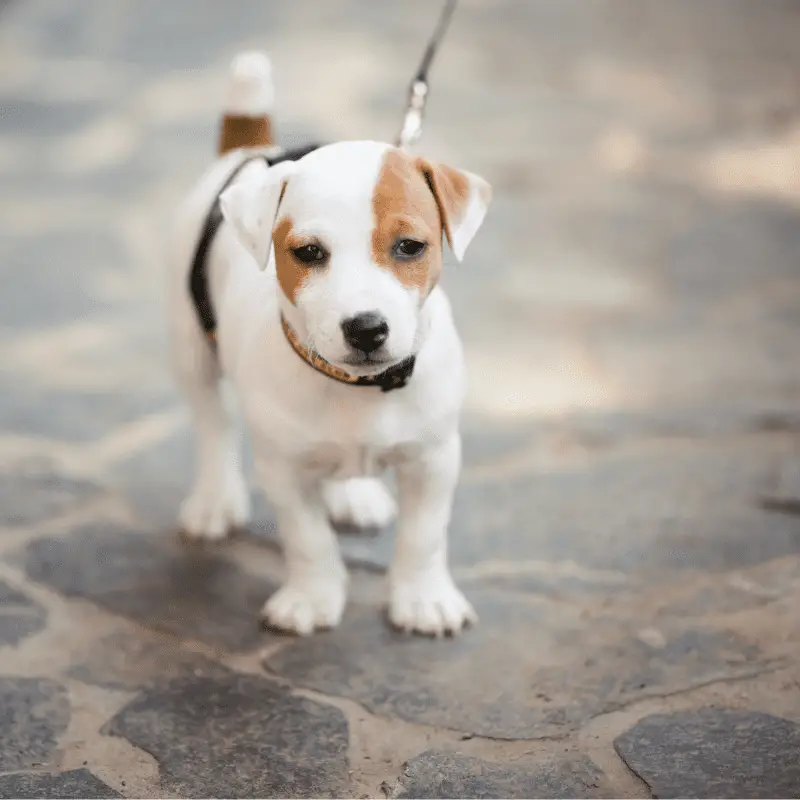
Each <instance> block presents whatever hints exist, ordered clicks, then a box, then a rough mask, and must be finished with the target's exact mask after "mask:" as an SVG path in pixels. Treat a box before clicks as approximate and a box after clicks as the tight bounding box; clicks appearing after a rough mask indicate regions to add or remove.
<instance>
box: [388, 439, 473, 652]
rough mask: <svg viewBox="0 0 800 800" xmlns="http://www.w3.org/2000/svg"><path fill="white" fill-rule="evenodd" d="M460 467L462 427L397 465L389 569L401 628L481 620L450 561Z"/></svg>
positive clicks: (432, 631) (444, 627)
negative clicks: (395, 517) (394, 527)
mask: <svg viewBox="0 0 800 800" xmlns="http://www.w3.org/2000/svg"><path fill="white" fill-rule="evenodd" d="M460 467H461V439H460V437H459V435H458V433H453V434H452V436H450V437H449V438H448V439H447V440H446V441H445V442H444V443H443V444H441V445H439V446H438V447H436V448H435V449H432V450H430V451H427V452H425V453H424V454H423V455H422V456H421V457H419V458H415V459H413V460H409V461H406V462H403V463H402V464H401V465H400V466H399V467H398V475H397V478H398V481H397V483H398V491H399V506H400V515H399V519H398V525H397V545H396V550H395V555H394V561H393V562H392V566H391V568H390V570H389V619H390V621H391V622H392V624H393V625H395V626H396V627H398V628H400V629H402V630H405V631H415V632H417V633H423V634H428V635H433V636H441V635H443V634H445V633H457V632H458V631H460V630H461V628H463V627H464V626H465V625H467V624H469V623H473V622H476V621H477V616H476V614H475V611H474V610H473V608H472V606H471V605H470V604H469V601H468V600H467V599H466V598H465V597H464V595H463V594H462V593H461V592H460V591H459V589H458V587H457V586H456V585H455V583H454V582H453V578H452V576H451V575H450V570H449V568H448V565H447V526H448V524H449V523H450V514H451V509H452V505H453V494H454V492H455V488H456V483H457V481H458V473H459V469H460Z"/></svg>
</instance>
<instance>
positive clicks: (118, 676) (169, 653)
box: [67, 632, 230, 691]
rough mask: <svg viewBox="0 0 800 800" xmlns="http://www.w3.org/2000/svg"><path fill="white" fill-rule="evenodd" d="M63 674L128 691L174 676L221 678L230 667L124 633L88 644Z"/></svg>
mask: <svg viewBox="0 0 800 800" xmlns="http://www.w3.org/2000/svg"><path fill="white" fill-rule="evenodd" d="M67 674H68V675H69V676H70V677H71V678H75V679H76V680H79V681H82V682H83V683H89V684H92V685H93V686H102V687H104V688H107V689H125V690H128V691H131V690H135V689H141V688H143V687H146V686H151V685H153V684H157V683H164V682H166V681H170V680H172V679H174V678H184V677H222V676H225V675H229V674H230V670H229V669H227V668H226V667H224V666H223V665H222V664H218V663H217V662H215V661H211V660H210V659H208V658H206V657H205V656H203V655H200V654H199V653H194V652H191V651H189V650H184V649H183V648H181V647H180V646H179V645H178V644H177V643H176V642H174V641H169V640H167V639H162V638H160V637H155V636H149V635H147V634H145V633H141V634H137V635H134V634H131V633H128V632H126V633H115V634H112V635H111V636H107V637H105V638H103V639H101V640H100V641H99V642H95V643H94V644H92V645H91V646H90V647H89V648H88V651H86V652H85V655H84V660H83V661H80V662H78V663H76V664H73V665H72V666H71V667H70V668H69V670H68V671H67Z"/></svg>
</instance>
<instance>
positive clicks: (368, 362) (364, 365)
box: [342, 350, 403, 376]
mask: <svg viewBox="0 0 800 800" xmlns="http://www.w3.org/2000/svg"><path fill="white" fill-rule="evenodd" d="M402 360H403V359H399V360H398V359H395V358H388V357H387V356H385V355H377V354H375V353H364V352H361V351H359V350H356V351H353V352H352V353H349V354H348V355H347V356H345V357H344V358H343V359H342V366H343V367H345V368H346V369H348V370H350V371H351V372H353V373H354V374H356V375H359V376H363V375H374V374H377V373H379V372H383V371H384V370H387V369H389V368H390V367H393V366H394V365H395V364H399V363H400V361H402Z"/></svg>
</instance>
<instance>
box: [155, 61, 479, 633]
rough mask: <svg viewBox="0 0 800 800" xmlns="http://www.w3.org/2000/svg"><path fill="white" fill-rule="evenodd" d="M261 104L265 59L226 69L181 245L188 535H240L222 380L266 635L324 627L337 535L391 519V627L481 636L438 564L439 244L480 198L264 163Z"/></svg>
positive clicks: (474, 219) (446, 179)
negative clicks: (258, 515) (260, 550)
mask: <svg viewBox="0 0 800 800" xmlns="http://www.w3.org/2000/svg"><path fill="white" fill-rule="evenodd" d="M271 104H272V88H271V76H270V66H269V61H268V60H267V58H266V56H264V55H262V54H258V53H246V54H242V55H240V56H239V57H237V58H236V59H235V60H234V62H233V66H232V76H231V79H230V93H229V99H228V105H227V107H226V113H225V116H224V117H223V124H222V132H221V136H220V143H219V150H220V154H221V156H220V158H219V159H218V160H217V161H216V163H215V164H213V166H212V167H211V168H210V169H209V171H208V172H207V173H206V174H205V175H204V176H203V177H202V179H201V180H200V181H199V183H198V184H197V185H196V186H195V188H194V189H193V191H192V192H191V194H190V196H189V197H188V199H187V200H186V202H185V203H184V205H183V207H182V209H181V211H180V214H179V220H178V224H177V228H176V236H175V247H174V253H173V256H172V269H171V273H170V278H171V313H170V321H171V327H172V331H171V334H172V336H171V340H172V356H173V362H174V369H175V374H176V375H177V378H178V382H179V384H180V386H181V388H182V391H183V393H184V395H185V397H186V400H187V401H188V403H189V405H190V407H191V409H192V412H193V417H194V431H195V436H196V451H197V474H196V481H195V484H194V488H193V491H192V492H191V494H190V496H189V497H188V499H187V500H186V501H185V503H184V504H183V506H182V508H181V511H180V522H181V526H182V528H183V531H184V532H185V534H186V535H187V536H188V537H191V538H193V539H197V540H216V539H221V538H223V537H224V536H225V535H226V534H227V533H228V531H229V529H231V528H233V527H236V526H241V525H243V524H245V523H246V522H247V520H248V514H249V499H248V491H247V487H246V484H245V480H244V477H243V474H242V466H241V461H240V453H239V446H238V439H237V436H236V433H235V430H234V428H233V427H232V422H231V417H230V414H229V411H228V407H227V404H226V402H225V399H226V398H225V395H224V394H223V392H222V389H223V383H224V382H227V383H229V384H230V385H232V387H233V388H234V390H235V393H236V395H237V398H238V401H239V407H240V410H241V413H242V415H243V417H244V419H245V422H246V424H247V427H248V428H249V431H250V433H251V435H252V440H253V449H254V454H255V465H256V470H257V474H258V477H259V481H260V484H261V485H262V487H263V489H264V491H265V492H266V494H267V497H268V499H269V500H270V501H271V504H272V506H273V507H274V510H275V514H276V519H277V525H278V530H279V533H280V537H281V541H282V544H283V552H284V558H285V562H286V578H285V581H284V583H283V585H282V586H281V588H280V589H279V590H278V591H277V592H276V593H275V594H274V595H273V596H272V597H270V598H269V599H268V600H267V602H266V604H265V606H264V609H263V617H264V620H265V622H266V623H267V624H269V625H270V626H272V627H275V628H278V629H281V630H284V631H287V632H294V633H297V634H310V633H312V632H313V631H314V630H316V629H320V628H330V627H333V626H336V625H337V624H338V623H339V621H340V620H341V617H342V612H343V610H344V607H345V600H346V592H347V582H348V578H347V572H346V569H345V565H344V562H343V560H342V557H341V555H340V552H339V547H338V543H337V537H336V534H335V532H334V529H333V527H332V522H334V523H346V524H350V525H356V526H364V527H373V526H385V525H386V524H388V523H389V522H390V521H391V520H392V518H393V517H394V515H395V512H396V511H397V510H399V517H398V524H397V541H396V549H395V553H394V557H393V561H392V564H391V567H390V569H389V572H388V613H389V619H390V621H391V623H392V624H393V625H394V626H396V627H398V628H400V629H402V630H405V631H414V632H417V633H421V634H427V635H442V634H445V633H457V632H458V631H460V630H461V629H462V628H463V627H464V626H465V625H467V624H469V623H472V622H474V621H476V615H475V612H474V610H473V608H472V606H471V605H470V603H469V602H468V601H467V600H466V598H465V597H464V595H463V594H462V593H461V591H459V589H458V588H457V587H456V585H455V583H454V582H453V578H452V577H451V574H450V571H449V568H448V559H447V529H448V523H449V521H450V514H451V506H452V502H453V493H454V490H455V487H456V482H457V479H458V474H459V469H460V463H461V443H460V437H459V427H458V423H459V411H460V406H461V403H462V397H463V393H464V361H463V355H462V347H461V343H460V340H459V337H458V334H457V333H456V330H455V327H454V324H453V319H452V315H451V311H450V306H449V303H448V300H447V298H446V297H445V295H444V293H443V291H442V289H441V288H440V287H439V286H438V280H439V277H440V274H441V271H442V239H443V236H444V237H445V238H446V239H447V241H448V243H449V245H450V248H451V249H452V251H453V253H454V254H455V256H456V258H457V259H458V260H461V259H462V257H463V255H464V252H465V250H466V249H467V246H468V245H469V243H470V241H471V239H472V238H473V236H474V235H475V233H476V231H477V230H478V228H479V227H480V225H481V223H482V222H483V219H484V216H485V214H486V210H487V207H488V205H489V202H490V197H491V189H490V187H489V185H488V184H487V183H486V182H485V181H484V180H483V179H481V178H479V177H477V176H476V175H472V174H471V173H468V172H463V171H460V170H456V169H453V168H451V167H447V166H445V165H443V164H439V163H435V162H433V161H430V160H427V159H425V158H419V157H414V156H411V155H408V154H407V153H405V152H403V151H401V150H399V149H397V148H394V147H392V146H390V145H388V144H382V143H378V142H372V141H356V142H341V143H337V144H331V145H327V146H323V147H319V148H318V149H313V150H312V151H311V152H310V153H308V154H307V155H304V156H302V157H300V158H298V159H296V160H291V159H287V158H286V157H284V160H281V157H280V151H279V150H277V149H275V148H272V149H270V148H269V147H268V146H269V145H271V144H272V142H271V131H270V124H269V114H270V113H271V111H272V108H271ZM253 148H260V149H253ZM264 148H266V149H264ZM215 215H216V217H215ZM215 220H216V221H215ZM212 223H213V224H212ZM387 469H394V470H395V471H396V476H397V487H398V506H399V508H396V506H395V502H394V500H393V498H392V497H391V495H390V494H389V492H388V491H387V489H386V488H385V486H384V484H383V483H382V482H381V480H380V477H381V475H382V473H384V472H385V471H386V470H387Z"/></svg>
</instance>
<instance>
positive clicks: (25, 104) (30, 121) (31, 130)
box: [0, 98, 98, 139]
mask: <svg viewBox="0 0 800 800" xmlns="http://www.w3.org/2000/svg"><path fill="white" fill-rule="evenodd" d="M97 113H98V108H97V106H96V105H94V104H91V103H70V104H64V103H41V102H36V101H34V100H23V99H19V98H17V99H14V100H12V101H9V102H8V103H7V104H4V107H3V114H2V115H0V134H2V135H4V136H8V135H14V136H24V137H26V138H36V139H46V138H55V137H59V136H65V135H69V134H70V133H74V132H75V131H76V130H78V129H80V128H81V127H82V126H83V125H85V124H87V123H88V122H90V121H91V120H92V119H93V117H95V116H96V115H97Z"/></svg>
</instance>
